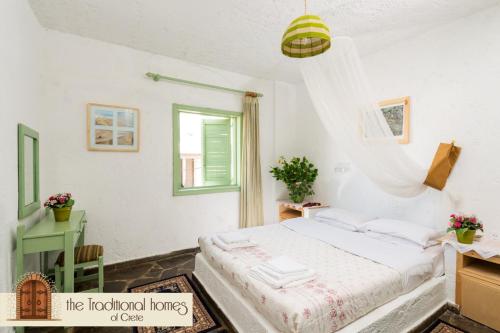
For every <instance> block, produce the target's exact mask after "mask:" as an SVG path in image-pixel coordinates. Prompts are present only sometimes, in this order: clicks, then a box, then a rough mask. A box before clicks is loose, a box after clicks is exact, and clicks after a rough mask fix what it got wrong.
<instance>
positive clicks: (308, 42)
mask: <svg viewBox="0 0 500 333" xmlns="http://www.w3.org/2000/svg"><path fill="white" fill-rule="evenodd" d="M330 45H331V38H330V29H328V26H327V25H326V24H325V23H324V22H323V21H322V20H321V18H320V17H319V16H316V15H303V16H301V17H298V18H296V19H295V20H293V21H292V23H290V26H289V27H288V29H287V30H286V32H285V34H284V35H283V40H282V41H281V52H283V54H284V55H286V56H288V57H292V58H307V57H312V56H315V55H318V54H321V53H323V52H325V51H326V50H328V49H329V48H330Z"/></svg>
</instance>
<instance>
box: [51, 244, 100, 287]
mask: <svg viewBox="0 0 500 333" xmlns="http://www.w3.org/2000/svg"><path fill="white" fill-rule="evenodd" d="M103 253H104V248H103V247H102V246H101V245H83V246H79V247H76V248H75V271H77V276H76V278H75V283H78V282H84V281H90V280H95V279H98V287H97V288H93V289H89V290H84V292H99V293H102V292H103V288H104V260H103ZM91 267H97V273H95V274H90V275H84V270H85V269H86V268H91ZM63 272H64V252H61V253H59V256H58V257H57V260H56V264H55V268H54V273H55V280H56V288H57V290H58V291H60V290H62V286H63V283H64V281H63Z"/></svg>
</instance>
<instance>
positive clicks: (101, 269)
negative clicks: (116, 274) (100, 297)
mask: <svg viewBox="0 0 500 333" xmlns="http://www.w3.org/2000/svg"><path fill="white" fill-rule="evenodd" d="M98 269H99V281H98V283H99V292H100V293H102V292H103V291H104V259H103V258H102V256H100V257H99V268H98Z"/></svg>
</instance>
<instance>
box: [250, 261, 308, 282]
mask: <svg viewBox="0 0 500 333" xmlns="http://www.w3.org/2000/svg"><path fill="white" fill-rule="evenodd" d="M259 270H260V271H262V272H264V273H266V274H267V275H269V276H270V277H271V278H273V279H275V280H284V279H287V278H302V277H304V275H307V273H308V272H310V270H305V271H300V272H295V273H287V274H282V273H278V272H276V271H274V270H272V269H269V267H267V266H266V265H264V264H261V265H259Z"/></svg>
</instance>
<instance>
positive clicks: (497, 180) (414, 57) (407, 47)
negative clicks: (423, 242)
mask: <svg viewBox="0 0 500 333" xmlns="http://www.w3.org/2000/svg"><path fill="white" fill-rule="evenodd" d="M498 31H500V6H497V7H493V8H491V9H488V10H485V11H482V12H480V13H477V14H475V15H472V16H469V17H465V18H463V19H460V20H457V21H455V22H453V23H451V24H447V25H444V26H441V27H439V28H437V29H434V30H432V31H428V32H426V33H425V34H423V35H420V36H417V37H415V38H412V39H409V40H405V41H404V42H401V43H398V44H395V45H394V46H392V47H391V48H388V49H385V50H383V51H381V52H378V53H376V54H373V55H370V56H367V57H364V58H363V59H362V60H363V63H364V65H365V70H366V72H367V74H368V77H369V79H370V81H371V83H372V86H373V88H374V90H375V93H376V96H377V98H378V99H379V100H382V99H387V98H394V97H400V96H406V95H409V96H410V97H411V99H412V111H411V139H410V142H411V143H410V144H408V145H405V147H404V148H405V149H406V150H407V152H408V154H410V155H411V156H412V157H413V158H414V159H415V160H416V161H418V162H419V163H420V164H422V165H424V166H427V165H430V163H431V161H432V158H433V156H434V153H435V150H436V148H437V145H438V144H439V142H450V141H451V140H452V139H455V140H456V141H457V144H458V145H460V146H462V147H463V151H462V155H461V156H460V159H459V161H458V163H457V165H456V166H455V169H454V171H453V173H452V175H451V177H450V179H449V181H448V185H447V188H448V189H449V190H450V191H451V192H452V193H453V195H454V196H456V197H457V198H458V199H459V202H458V207H457V209H458V210H459V211H463V212H474V213H476V214H478V216H479V217H480V218H481V219H482V220H483V221H484V223H485V225H486V229H487V230H488V231H490V232H496V233H499V232H500V221H498V219H497V213H498V210H497V208H496V201H497V198H498V197H500V156H499V155H498V154H497V153H496V151H498V148H497V144H498V142H500V141H499V139H500V134H499V132H498V123H499V122H500V112H499V108H498V103H496V102H495V101H496V97H497V95H498V89H499V87H500V61H499V54H500V39H499V38H498ZM297 91H298V108H299V109H301V110H302V112H301V114H300V118H298V119H297V120H296V121H297V123H299V124H300V126H302V130H304V131H305V133H307V134H305V135H303V136H302V138H303V139H300V140H298V142H297V145H301V147H302V151H303V152H304V153H306V154H308V155H311V156H312V157H314V160H315V162H316V163H317V164H318V165H319V167H320V178H319V183H320V184H321V185H318V186H317V188H318V191H317V192H318V194H319V196H320V197H321V198H322V199H324V200H329V201H331V202H333V203H334V202H335V201H336V200H338V199H339V198H338V187H339V186H341V185H342V184H343V183H345V179H347V178H349V177H350V175H349V174H343V175H342V174H335V173H334V172H333V169H334V167H335V165H337V163H339V162H342V161H344V160H345V158H343V157H342V155H341V152H339V150H337V149H335V148H329V147H328V145H330V140H329V138H328V137H327V135H326V131H325V130H324V128H323V127H322V124H321V122H320V121H319V118H318V117H317V116H316V114H315V112H314V111H313V107H312V104H311V101H310V100H309V97H308V94H307V92H306V91H305V87H304V85H299V86H298V87H297ZM326 143H328V144H326ZM366 182H367V184H366V186H367V187H366V189H363V191H364V192H365V193H360V194H361V195H366V193H371V194H373V195H375V194H377V193H376V192H374V191H375V190H374V189H372V185H371V184H369V182H368V181H366ZM325 185H326V186H325ZM325 188H326V189H325Z"/></svg>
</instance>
